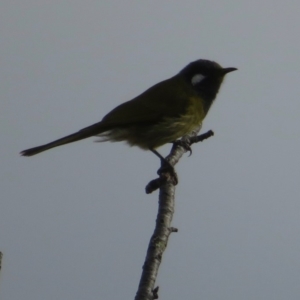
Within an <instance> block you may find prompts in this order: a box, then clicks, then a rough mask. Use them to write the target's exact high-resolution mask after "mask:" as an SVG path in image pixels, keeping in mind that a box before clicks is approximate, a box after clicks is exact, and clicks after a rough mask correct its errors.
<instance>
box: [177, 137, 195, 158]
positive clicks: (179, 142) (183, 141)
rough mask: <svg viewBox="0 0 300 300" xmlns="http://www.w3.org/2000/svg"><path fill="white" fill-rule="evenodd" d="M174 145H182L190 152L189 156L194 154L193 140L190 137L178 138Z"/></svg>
mask: <svg viewBox="0 0 300 300" xmlns="http://www.w3.org/2000/svg"><path fill="white" fill-rule="evenodd" d="M172 143H173V145H174V146H177V145H178V146H181V147H183V148H184V149H185V151H188V152H190V154H189V156H191V155H192V154H193V151H192V148H191V141H190V139H189V138H185V139H181V140H176V141H174V142H172Z"/></svg>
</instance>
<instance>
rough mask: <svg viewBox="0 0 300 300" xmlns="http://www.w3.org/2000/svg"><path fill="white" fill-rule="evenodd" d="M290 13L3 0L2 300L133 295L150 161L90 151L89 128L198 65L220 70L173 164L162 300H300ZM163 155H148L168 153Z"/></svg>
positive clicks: (246, 5) (298, 144)
mask: <svg viewBox="0 0 300 300" xmlns="http://www.w3.org/2000/svg"><path fill="white" fill-rule="evenodd" d="M299 11H300V4H299V1H279V0H276V1H274V0H272V1H271V0H266V1H261V0H260V1H258V0H253V1H238V0H228V1H221V0H218V1H114V0H110V1H74V0H73V1H57V0H52V1H44V0H42V1H41V0H39V1H33V0H28V1H20V0H16V1H12V0H4V1H2V2H1V4H0V45H1V46H0V47H1V51H0V65H1V72H0V82H1V89H0V97H1V101H0V111H1V119H0V123H1V126H0V134H1V149H2V150H1V158H0V160H1V172H0V174H1V175H0V176H1V180H0V190H1V202H0V203H1V207H0V250H1V251H2V252H3V253H4V258H3V269H2V273H1V278H0V298H1V300H11V299H23V300H29V299H43V300H52V299H65V300H68V299H72V300H73V299H85V300H89V299H91V300H92V299H93V300H94V299H133V297H134V295H135V292H136V289H137V285H138V281H139V277H140V274H141V267H142V263H143V259H144V256H145V252H146V248H147V244H148V240H149V237H150V234H151V233H152V230H153V227H154V221H155V216H156V210H157V193H154V194H152V195H145V193H144V187H145V185H146V184H147V183H148V181H149V180H151V179H153V178H155V176H156V170H157V168H158V166H159V162H158V160H157V158H156V157H155V156H154V155H153V154H151V153H150V152H143V151H141V150H139V149H135V148H129V147H127V146H126V145H124V144H122V143H115V144H110V143H105V144H95V143H93V139H88V140H85V141H82V142H78V143H75V144H72V145H68V146H64V147H61V148H57V149H53V150H51V151H49V152H46V153H43V154H40V155H38V156H36V157H32V158H24V157H20V156H19V154H18V152H19V151H20V150H23V149H26V148H29V147H33V146H37V145H40V144H42V143H45V142H50V141H52V140H53V139H56V138H59V137H62V136H64V135H66V134H69V133H72V132H74V131H76V130H78V129H80V128H82V127H84V126H87V125H90V124H92V123H95V122H97V121H99V120H100V119H101V118H102V117H103V116H104V115H105V114H106V113H107V112H108V111H109V110H110V109H112V108H114V107H115V106H116V105H117V104H119V103H121V102H124V101H126V100H129V99H131V98H132V97H134V96H136V95H138V94H139V93H141V92H143V91H144V90H145V89H146V88H148V87H150V86H151V85H153V84H155V83H156V82H158V81H160V80H163V79H166V78H168V77H170V76H173V75H174V74H176V73H177V72H178V71H180V70H181V69H182V68H183V67H184V66H185V65H186V64H188V63H189V62H191V61H193V60H195V59H198V58H206V59H212V60H216V61H217V62H219V63H220V64H221V65H223V66H224V67H237V68H239V71H237V72H234V73H232V74H229V75H228V77H227V78H226V82H225V83H224V85H223V86H222V89H221V92H220V94H219V96H218V98H217V101H216V102H215V103H214V105H213V107H212V109H211V111H210V113H209V115H208V116H207V118H206V120H205V122H204V126H203V131H205V130H208V129H213V130H214V131H215V136H214V137H213V138H211V139H209V140H208V141H205V142H204V143H201V144H200V145H195V146H193V155H192V156H191V157H188V155H185V156H184V158H183V159H182V160H181V161H180V164H179V165H178V167H177V171H178V174H179V180H180V182H179V185H178V187H177V191H176V193H177V196H176V212H175V218H174V221H173V226H175V227H178V228H179V232H178V233H176V234H173V235H172V236H171V238H170V243H169V245H168V249H167V251H166V253H165V256H164V258H163V263H162V266H161V269H160V273H159V277H158V281H157V284H158V285H159V286H160V287H161V289H160V297H161V299H165V300H168V299H206V300H216V299H222V300H227V299H228V300H229V299H230V300H240V299H243V300H250V299H251V300H252V299H255V300H260V299H272V300H282V299H299V297H300V284H299V280H300V251H299V249H300V238H299V228H300V221H299V215H300V201H299V178H300V169H299V153H300V140H299V136H300V135H299V125H300V121H299V111H300V101H299V97H300V79H299V78H300V76H299V74H300V59H299V53H300V40H299V28H300V18H299ZM168 149H169V146H165V147H162V148H161V149H160V152H161V153H163V154H167V153H168Z"/></svg>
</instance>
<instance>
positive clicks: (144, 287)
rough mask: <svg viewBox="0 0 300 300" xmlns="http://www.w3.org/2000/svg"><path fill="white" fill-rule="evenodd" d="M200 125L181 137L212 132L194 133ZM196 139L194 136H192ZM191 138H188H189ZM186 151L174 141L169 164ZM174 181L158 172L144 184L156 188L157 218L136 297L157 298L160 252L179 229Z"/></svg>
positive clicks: (203, 137) (161, 252) (197, 138)
mask: <svg viewBox="0 0 300 300" xmlns="http://www.w3.org/2000/svg"><path fill="white" fill-rule="evenodd" d="M200 128H201V127H200V126H199V127H198V128H197V129H195V130H194V131H193V132H192V133H191V134H189V135H188V136H187V137H184V138H182V140H183V141H184V142H185V141H189V144H192V143H196V142H199V141H202V140H204V139H205V138H208V137H210V136H211V135H213V133H212V131H211V132H208V133H206V134H204V135H201V136H202V137H201V136H199V137H197V134H198V132H199V130H200ZM194 139H195V140H194ZM191 140H192V141H193V142H190V141H191ZM185 152H186V147H185V146H184V145H182V144H177V143H174V145H173V147H172V150H171V153H170V154H169V155H168V156H167V157H166V160H168V162H169V163H170V165H172V166H174V165H175V164H176V163H177V162H178V161H179V159H180V158H181V157H182V155H183V154H184V153H185ZM175 185H176V183H175V182H174V180H173V177H172V174H168V173H167V172H166V173H161V174H160V177H159V178H157V179H154V180H152V181H150V182H149V183H148V185H147V187H146V193H147V194H149V193H151V192H153V191H154V190H156V189H158V188H159V189H160V191H159V201H158V203H159V206H158V214H157V218H156V226H155V229H154V232H153V235H152V237H151V239H150V242H149V245H148V250H147V255H146V258H145V262H144V265H143V271H142V276H141V279H140V283H139V287H138V291H137V293H136V296H135V300H154V299H158V287H156V288H154V285H155V281H156V277H157V273H158V268H159V266H160V263H161V260H162V255H163V253H164V251H165V249H166V247H167V244H168V240H169V236H170V234H171V233H172V232H178V229H177V228H174V227H172V226H171V222H172V218H173V214H174V207H175Z"/></svg>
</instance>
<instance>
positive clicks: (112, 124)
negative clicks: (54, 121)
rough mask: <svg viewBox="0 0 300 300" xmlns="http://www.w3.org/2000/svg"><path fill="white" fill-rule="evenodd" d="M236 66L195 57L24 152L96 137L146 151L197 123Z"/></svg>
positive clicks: (28, 152)
mask: <svg viewBox="0 0 300 300" xmlns="http://www.w3.org/2000/svg"><path fill="white" fill-rule="evenodd" d="M235 70H237V69H236V68H222V67H221V66H220V65H219V64H218V63H216V62H214V61H210V60H204V59H199V60H196V61H194V62H192V63H190V64H188V65H187V66H186V67H185V68H184V69H182V70H181V71H180V72H179V73H178V74H177V75H175V76H173V77H171V78H169V79H167V80H164V81H162V82H159V83H157V84H155V85H154V86H152V87H150V88H149V89H147V90H146V91H145V92H143V93H142V94H140V95H139V96H137V97H135V98H133V99H132V100H130V101H127V102H125V103H123V104H121V105H119V106H117V107H116V108H114V109H113V110H112V111H111V112H109V113H108V114H107V115H106V116H104V118H103V119H102V121H100V122H98V123H96V124H93V125H91V126H88V127H85V128H83V129H81V130H79V131H77V132H75V133H73V134H70V135H67V136H65V137H63V138H60V139H58V140H55V141H53V142H51V143H48V144H44V145H42V146H38V147H34V148H30V149H27V150H23V151H22V152H21V153H20V154H21V155H23V156H32V155H35V154H38V153H40V152H43V151H46V150H49V149H51V148H54V147H57V146H62V145H65V144H69V143H72V142H76V141H79V140H82V139H85V138H88V137H92V136H99V137H100V141H112V142H116V141H125V142H127V143H128V144H129V145H130V146H138V147H140V148H141V149H144V150H150V151H152V152H153V153H154V154H155V155H157V156H158V157H159V158H160V159H162V160H163V157H162V156H161V155H160V154H159V153H158V152H157V151H156V150H155V149H156V148H158V147H160V146H162V145H164V144H166V143H170V142H174V141H175V140H176V139H178V138H180V137H182V136H184V135H186V134H188V133H189V132H191V131H192V130H193V129H194V128H195V127H196V126H198V125H200V124H201V123H202V121H203V119H204V118H205V116H206V114H207V112H208V110H209V108H210V107H211V105H212V103H213V101H214V100H215V98H216V96H217V93H218V91H219V89H220V86H221V84H222V82H223V79H224V76H225V75H226V74H227V73H229V72H232V71H235Z"/></svg>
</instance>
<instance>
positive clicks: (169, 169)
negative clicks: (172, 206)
mask: <svg viewBox="0 0 300 300" xmlns="http://www.w3.org/2000/svg"><path fill="white" fill-rule="evenodd" d="M157 174H158V175H159V176H160V177H165V178H166V179H169V180H171V181H172V183H173V184H174V185H177V184H178V176H177V173H176V171H175V169H174V167H173V166H172V165H171V164H170V163H169V162H168V161H167V160H166V159H164V160H163V161H162V166H161V167H160V168H159V169H158V171H157Z"/></svg>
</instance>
